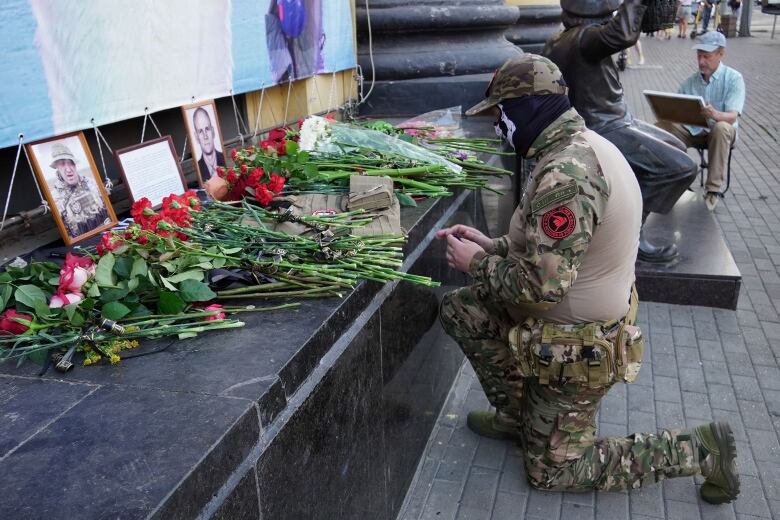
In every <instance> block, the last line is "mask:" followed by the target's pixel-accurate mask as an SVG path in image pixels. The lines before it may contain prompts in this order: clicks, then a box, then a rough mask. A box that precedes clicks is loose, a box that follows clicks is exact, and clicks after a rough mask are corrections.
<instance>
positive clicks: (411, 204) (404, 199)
mask: <svg viewBox="0 0 780 520" xmlns="http://www.w3.org/2000/svg"><path fill="white" fill-rule="evenodd" d="M395 196H396V197H398V202H400V203H401V206H405V207H407V208H416V207H417V201H416V200H414V199H413V198H412V197H410V196H409V195H407V194H406V193H401V192H396V194H395Z"/></svg>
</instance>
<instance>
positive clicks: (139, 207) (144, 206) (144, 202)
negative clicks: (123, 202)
mask: <svg viewBox="0 0 780 520" xmlns="http://www.w3.org/2000/svg"><path fill="white" fill-rule="evenodd" d="M151 215H154V210H153V209H152V201H150V200H149V199H147V198H146V197H142V198H140V199H138V200H137V201H135V202H134V203H133V206H132V207H131V208H130V216H131V217H133V220H135V221H136V222H140V221H141V220H143V217H149V216H151Z"/></svg>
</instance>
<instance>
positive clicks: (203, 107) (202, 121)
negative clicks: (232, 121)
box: [181, 99, 225, 186]
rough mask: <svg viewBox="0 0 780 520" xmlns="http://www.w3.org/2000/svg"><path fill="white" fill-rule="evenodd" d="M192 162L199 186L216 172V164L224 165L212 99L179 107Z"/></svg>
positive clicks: (220, 137)
mask: <svg viewBox="0 0 780 520" xmlns="http://www.w3.org/2000/svg"><path fill="white" fill-rule="evenodd" d="M181 111H182V115H183V116H184V126H185V128H186V129H187V140H188V141H189V143H190V152H191V153H192V162H193V163H194V164H195V172H196V173H197V174H198V182H199V183H200V185H201V186H203V184H204V183H205V182H206V181H208V180H209V179H210V178H211V177H212V176H214V175H216V174H217V166H223V167H224V166H225V150H224V148H223V147H222V131H221V130H220V128H219V118H217V107H216V105H215V104H214V100H213V99H209V100H207V101H202V102H200V103H193V104H191V105H184V106H183V107H181Z"/></svg>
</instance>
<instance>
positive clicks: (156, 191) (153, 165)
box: [114, 135, 187, 209]
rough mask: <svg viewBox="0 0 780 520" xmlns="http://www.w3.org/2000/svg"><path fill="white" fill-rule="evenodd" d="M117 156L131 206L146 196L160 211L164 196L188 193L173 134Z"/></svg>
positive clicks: (135, 146) (125, 150)
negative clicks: (172, 137) (174, 145)
mask: <svg viewBox="0 0 780 520" xmlns="http://www.w3.org/2000/svg"><path fill="white" fill-rule="evenodd" d="M114 155H115V156H116V161H117V163H119V171H120V173H121V174H122V179H123V180H124V181H125V186H127V193H128V196H129V197H130V203H133V202H135V201H137V200H138V199H141V198H143V197H146V198H147V199H149V200H150V201H151V202H152V207H154V208H155V209H157V208H158V207H160V205H162V200H163V198H164V197H167V196H168V195H170V194H171V193H173V194H176V195H181V194H182V193H184V192H185V191H187V182H186V181H185V180H184V173H182V171H181V165H180V164H179V158H178V156H177V155H176V150H175V149H174V148H173V139H171V136H169V135H165V136H163V137H160V138H159V139H154V140H152V141H146V142H144V143H140V144H136V145H133V146H128V147H127V148H122V149H121V150H116V151H115V152H114Z"/></svg>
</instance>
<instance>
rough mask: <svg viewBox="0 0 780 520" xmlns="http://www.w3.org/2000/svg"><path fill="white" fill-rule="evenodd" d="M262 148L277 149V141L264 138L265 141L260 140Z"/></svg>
mask: <svg viewBox="0 0 780 520" xmlns="http://www.w3.org/2000/svg"><path fill="white" fill-rule="evenodd" d="M260 148H262V149H263V150H266V151H267V150H275V149H276V143H274V142H273V141H271V140H270V139H264V140H263V141H260Z"/></svg>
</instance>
